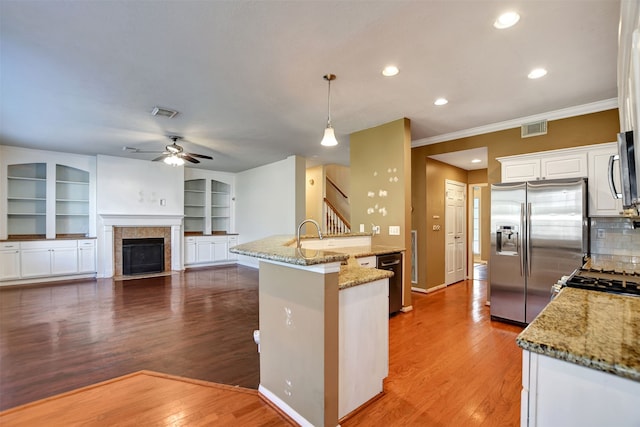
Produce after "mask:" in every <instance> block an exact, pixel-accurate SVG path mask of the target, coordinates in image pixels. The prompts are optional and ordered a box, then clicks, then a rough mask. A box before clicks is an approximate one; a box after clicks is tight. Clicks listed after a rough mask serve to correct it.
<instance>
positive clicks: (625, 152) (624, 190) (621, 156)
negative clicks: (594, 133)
mask: <svg viewBox="0 0 640 427" xmlns="http://www.w3.org/2000/svg"><path fill="white" fill-rule="evenodd" d="M634 133H636V132H634V131H632V130H630V131H627V132H620V133H619V134H618V156H615V157H613V156H612V158H611V159H610V160H609V186H610V187H611V191H612V193H613V195H614V197H616V198H619V199H622V206H623V207H624V208H625V209H634V210H635V213H636V214H638V213H639V212H640V195H639V194H638V189H639V188H640V174H639V172H640V147H638V146H639V145H640V140H639V138H638V136H639V135H637V134H634ZM614 160H619V161H620V182H621V184H620V186H621V188H620V190H619V191H618V189H616V188H615V184H614V181H613V173H614V172H613V162H614Z"/></svg>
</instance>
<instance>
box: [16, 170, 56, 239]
mask: <svg viewBox="0 0 640 427" xmlns="http://www.w3.org/2000/svg"><path fill="white" fill-rule="evenodd" d="M46 215H47V164H46V163H22V164H14V165H8V166H7V229H8V230H9V232H8V234H9V235H12V236H17V237H19V236H38V237H42V238H44V237H45V236H46V227H47V218H46Z"/></svg>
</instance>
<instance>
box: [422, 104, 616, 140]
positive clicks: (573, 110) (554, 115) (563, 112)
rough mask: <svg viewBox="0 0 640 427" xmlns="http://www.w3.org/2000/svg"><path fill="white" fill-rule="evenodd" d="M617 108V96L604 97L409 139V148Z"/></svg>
mask: <svg viewBox="0 0 640 427" xmlns="http://www.w3.org/2000/svg"><path fill="white" fill-rule="evenodd" d="M614 108H618V98H610V99H605V100H603V101H596V102H591V103H589V104H584V105H578V106H575V107H568V108H562V109H560V110H555V111H549V112H548V113H542V114H535V115H533V116H527V117H520V118H517V119H512V120H506V121H504V122H498V123H492V124H489V125H484V126H478V127H475V128H470V129H464V130H459V131H456V132H451V133H445V134H442V135H436V136H430V137H428V138H422V139H417V140H415V141H411V148H415V147H422V146H423V145H430V144H436V143H438V142H445V141H451V140H454V139H460V138H467V137H470V136H475V135H482V134H484V133H490V132H498V131H501V130H505V129H512V128H517V127H520V126H521V125H522V124H523V123H529V122H535V121H538V120H545V119H546V120H548V121H551V120H559V119H566V118H567V117H575V116H581V115H584V114H591V113H598V112H600V111H605V110H611V109H614Z"/></svg>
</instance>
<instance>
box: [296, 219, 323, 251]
mask: <svg viewBox="0 0 640 427" xmlns="http://www.w3.org/2000/svg"><path fill="white" fill-rule="evenodd" d="M307 222H310V223H312V224H314V225H315V226H316V228H317V229H318V237H319V238H320V240H322V232H321V231H320V224H318V223H317V222H316V221H314V220H312V219H305V220H304V221H302V222H301V223H300V225H299V226H298V234H297V242H298V246H297V247H298V248H300V230H301V229H302V226H303V225H305V224H306V223H307Z"/></svg>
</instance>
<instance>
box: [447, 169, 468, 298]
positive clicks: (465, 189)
mask: <svg viewBox="0 0 640 427" xmlns="http://www.w3.org/2000/svg"><path fill="white" fill-rule="evenodd" d="M449 184H453V185H456V186H460V187H461V188H462V190H463V193H464V195H463V198H464V200H463V203H464V204H466V205H467V206H468V205H469V196H468V184H467V183H466V182H460V181H456V180H453V179H445V180H444V205H445V206H444V208H445V214H444V215H445V229H444V233H445V251H446V250H447V232H448V226H450V224H448V222H447V221H448V218H449V216H448V215H447V209H448V208H447V188H448V185H449ZM463 212H464V215H465V218H464V219H463V221H462V227H463V231H462V234H463V237H464V242H463V244H464V250H463V251H462V255H463V256H464V257H465V258H466V259H464V260H463V261H462V268H464V269H465V270H466V271H464V272H463V274H462V279H461V280H465V279H467V278H468V275H469V268H468V259H469V255H468V250H469V236H468V228H469V227H468V221H469V215H468V211H467V209H464V207H463ZM444 269H445V271H444V284H445V286H449V285H452V284H454V283H457V282H452V283H447V282H448V279H447V258H446V253H445V265H444Z"/></svg>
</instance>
